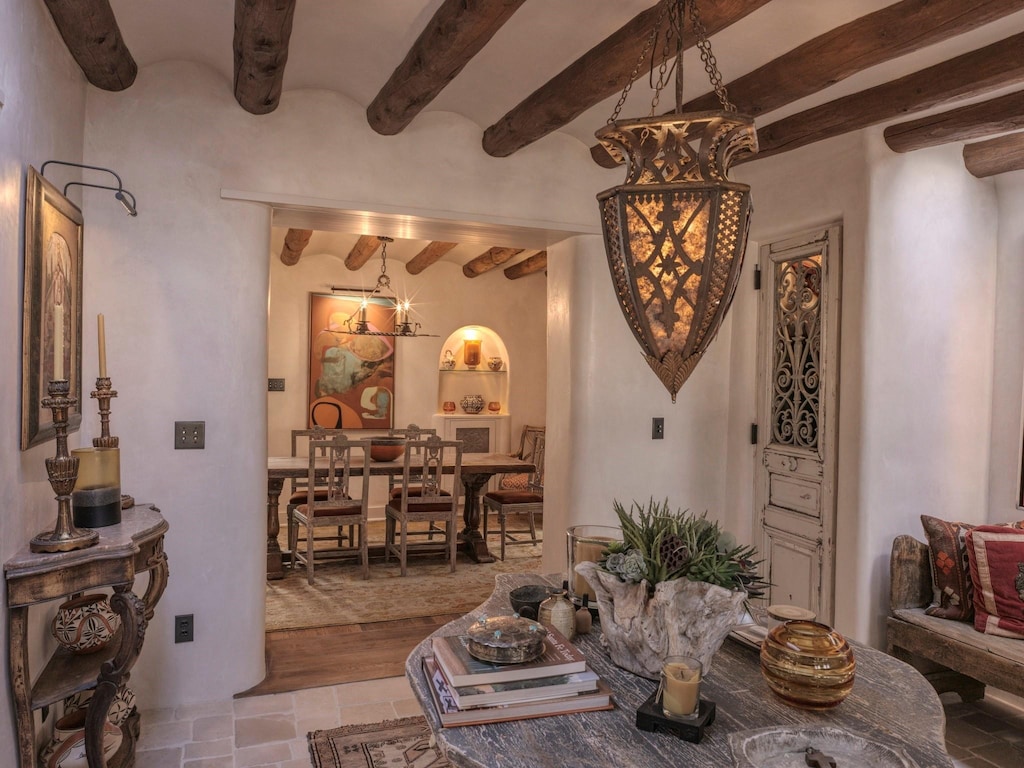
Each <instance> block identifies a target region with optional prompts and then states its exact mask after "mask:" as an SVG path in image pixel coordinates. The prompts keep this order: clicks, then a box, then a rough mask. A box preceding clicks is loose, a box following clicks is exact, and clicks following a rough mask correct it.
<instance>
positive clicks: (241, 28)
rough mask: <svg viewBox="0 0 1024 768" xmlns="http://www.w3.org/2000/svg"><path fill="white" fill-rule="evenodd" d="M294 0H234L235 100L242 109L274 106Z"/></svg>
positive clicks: (257, 112) (261, 111)
mask: <svg viewBox="0 0 1024 768" xmlns="http://www.w3.org/2000/svg"><path fill="white" fill-rule="evenodd" d="M294 15H295V0H235V38H234V43H233V50H234V59H235V82H234V91H235V100H236V101H237V102H238V103H239V104H240V105H241V106H242V109H244V110H245V111H246V112H251V113H252V114H254V115H265V114H267V113H268V112H273V111H274V110H275V109H277V105H278V103H279V102H280V101H281V88H282V86H283V84H284V66H285V64H286V63H287V62H288V43H289V40H290V38H291V35H292V17H293V16H294Z"/></svg>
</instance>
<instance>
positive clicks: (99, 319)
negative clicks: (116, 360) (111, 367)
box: [96, 314, 107, 379]
mask: <svg viewBox="0 0 1024 768" xmlns="http://www.w3.org/2000/svg"><path fill="white" fill-rule="evenodd" d="M96 339H97V342H96V343H97V344H98V345H99V351H100V378H101V379H105V378H107V329H106V326H105V324H104V322H103V315H102V314H99V315H97V316H96Z"/></svg>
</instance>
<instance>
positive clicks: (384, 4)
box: [111, 0, 1024, 261]
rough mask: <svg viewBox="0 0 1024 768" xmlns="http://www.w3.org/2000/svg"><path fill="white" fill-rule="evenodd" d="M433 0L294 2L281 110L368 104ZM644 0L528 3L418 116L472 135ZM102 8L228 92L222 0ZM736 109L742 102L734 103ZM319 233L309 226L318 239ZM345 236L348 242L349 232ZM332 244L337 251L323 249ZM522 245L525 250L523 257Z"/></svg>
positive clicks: (768, 15)
mask: <svg viewBox="0 0 1024 768" xmlns="http://www.w3.org/2000/svg"><path fill="white" fill-rule="evenodd" d="M711 1H712V0H703V2H705V3H707V2H711ZM441 2H442V0H347V1H346V0H299V2H298V5H297V8H296V12H295V18H294V25H293V30H292V35H291V40H290V46H289V56H288V62H287V66H286V68H285V75H284V89H283V95H282V99H281V103H282V105H286V104H287V100H288V93H289V91H293V90H296V89H327V90H331V91H336V92H339V93H342V94H344V95H346V96H348V97H349V98H351V99H353V100H354V101H356V102H357V103H359V104H361V105H363V106H366V105H368V104H369V103H370V102H371V101H372V99H373V98H374V96H376V94H377V92H378V90H379V89H380V88H381V86H382V85H383V84H384V83H385V82H386V81H387V79H388V77H389V76H390V75H391V73H392V72H393V71H394V69H395V67H396V66H397V65H398V64H399V62H401V60H402V59H403V57H404V56H405V54H406V52H407V51H408V50H409V47H410V45H411V44H412V43H413V41H414V40H415V39H416V37H417V36H418V35H419V33H420V32H421V31H422V29H423V28H424V26H425V25H426V23H427V21H428V20H429V19H430V18H431V16H432V15H433V14H434V12H435V11H436V10H437V8H438V7H439V6H440V4H441ZM893 2H895V0H772V2H769V3H768V4H766V5H765V6H763V7H761V8H759V9H758V10H756V11H754V12H753V13H751V14H749V15H748V16H746V17H745V18H743V19H742V20H740V21H739V22H737V23H736V24H734V25H732V26H731V27H729V28H728V29H726V30H724V31H722V32H721V33H719V34H717V35H715V36H714V37H713V38H712V45H713V47H714V52H715V55H716V57H717V59H718V63H719V67H720V68H721V70H722V73H723V75H724V77H725V80H726V81H727V82H728V81H729V80H732V79H735V78H737V77H739V76H740V75H743V74H745V73H747V72H749V71H751V70H753V69H755V68H757V67H758V66H760V65H762V64H764V63H766V62H768V61H770V60H772V59H774V58H776V57H777V56H779V55H781V54H783V53H785V52H786V51H788V50H790V49H792V48H794V47H796V46H798V45H800V44H801V43H803V42H805V41H807V40H809V39H811V38H813V37H815V36H817V35H820V34H822V33H823V32H825V31H827V30H829V29H831V28H833V27H836V26H838V25H841V24H844V23H846V22H849V21H852V20H853V19H856V18H858V17H860V16H864V15H866V14H868V13H871V12H873V11H876V10H878V9H879V8H882V7H885V6H887V5H890V4H892V3H893ZM653 4H654V0H529V1H528V2H526V3H524V4H523V5H522V6H521V7H520V8H519V9H518V10H517V11H516V12H515V14H513V16H512V18H511V19H510V20H509V21H508V22H507V23H506V24H505V25H504V26H503V27H502V28H501V29H500V30H499V31H498V33H497V34H496V35H495V36H494V38H493V39H492V40H491V41H490V42H489V43H488V44H487V45H486V46H485V47H484V49H483V50H482V51H481V52H480V53H479V54H477V55H476V57H474V58H473V60H472V61H470V62H469V64H467V65H466V67H465V68H464V69H463V71H462V72H460V73H459V75H458V76H457V77H456V78H455V79H454V80H453V81H452V82H451V83H449V84H448V86H447V87H446V88H445V89H444V90H443V91H442V92H441V94H440V95H439V96H438V97H437V98H436V99H434V100H433V101H432V102H431V103H429V104H428V105H427V106H426V108H425V110H424V111H426V112H431V111H438V110H444V111H450V112H455V113H458V114H461V115H463V116H465V117H467V118H469V119H470V120H472V121H473V122H475V123H476V124H477V125H479V126H480V129H481V136H482V133H483V130H484V129H485V128H487V127H488V126H490V125H492V124H493V123H495V122H497V121H498V120H499V119H500V118H501V117H502V116H503V115H504V114H505V112H507V111H508V110H510V109H511V108H512V107H514V106H515V105H516V104H518V103H519V102H520V101H521V100H522V99H523V98H524V97H526V96H527V95H529V94H530V93H531V92H532V91H533V90H535V89H536V88H538V87H539V86H541V85H542V84H543V83H545V82H546V81H547V80H548V79H549V78H551V77H552V76H553V75H554V74H556V73H558V72H559V71H561V70H562V69H564V68H565V67H566V66H567V65H569V64H570V63H571V62H572V61H574V60H575V59H576V58H578V57H579V56H580V55H581V54H583V53H584V52H586V51H587V50H589V49H590V48H591V47H593V46H594V45H595V44H597V43H598V42H600V41H601V40H603V39H604V38H606V37H607V36H608V35H610V34H612V33H613V32H615V31H616V30H617V29H619V28H620V27H621V26H623V25H624V24H625V23H626V22H627V21H629V20H630V19H632V18H633V17H634V16H636V15H637V14H638V13H640V12H641V11H643V10H645V9H646V8H648V7H650V6H651V5H653ZM111 6H112V7H113V9H114V13H115V15H116V17H117V21H118V24H119V26H120V29H121V32H122V35H123V37H124V41H125V43H126V45H127V47H128V49H129V51H131V53H132V56H133V57H134V58H135V60H136V62H137V63H138V65H139V67H140V68H145V67H146V66H147V65H149V64H154V63H157V62H161V61H166V60H188V61H195V62H200V63H204V64H206V65H208V66H210V67H212V68H213V69H215V70H216V71H217V72H219V73H220V74H221V75H222V76H223V78H224V80H225V83H226V87H225V89H224V98H225V99H233V96H232V93H231V87H230V85H231V82H232V68H233V60H232V36H233V18H234V2H233V0H174V1H173V2H168V1H167V0H111ZM1022 9H1024V0H1022ZM1021 31H1024V10H1021V11H1020V12H1018V13H1015V14H1013V15H1011V16H1008V17H1005V18H1004V19H1002V20H1000V21H998V22H994V23H991V24H988V25H986V26H984V27H981V28H979V29H976V30H974V31H972V32H969V33H967V34H964V35H960V36H959V37H956V38H954V39H952V40H948V41H945V42H943V43H940V44H937V45H932V46H930V47H927V48H925V49H922V50H920V51H917V52H915V53H913V54H910V55H907V56H903V57H900V58H898V59H895V60H893V61H891V62H887V63H884V64H881V65H878V66H875V67H872V68H870V69H868V70H866V71H864V72H861V73H859V74H857V75H854V76H852V77H850V78H847V79H846V80H843V81H841V82H840V83H838V84H836V85H834V86H832V87H831V88H828V89H826V90H824V91H821V92H819V93H817V94H814V95H813V96H810V97H807V98H805V99H802V100H800V101H798V102H795V103H793V104H789V105H786V106H785V107H783V108H781V109H779V110H776V111H775V112H773V113H768V114H766V115H762V116H760V117H759V118H758V123H759V124H766V123H770V122H772V121H774V120H776V119H779V118H781V117H784V116H786V115H788V114H791V113H794V112H798V111H800V110H803V109H806V108H808V107H811V106H814V105H816V104H820V103H824V102H826V101H830V100H832V99H834V98H837V97H839V96H842V95H846V94H848V93H853V92H856V91H859V90H863V89H864V88H868V87H871V86H873V85H877V84H879V83H882V82H886V81H888V80H891V79H893V78H895V77H899V76H902V75H905V74H908V73H911V72H914V71H917V70H919V69H921V68H923V67H926V66H930V65H932V64H936V63H938V62H940V61H943V60H946V59H948V58H950V57H952V56H955V55H959V54H961V53H965V52H967V51H970V50H973V49H975V48H978V47H981V46H983V45H986V44H988V43H991V42H995V41H997V40H1001V39H1003V38H1005V37H1007V36H1009V35H1011V34H1014V33H1017V32H1021ZM685 73H686V77H685V85H684V95H685V96H686V97H687V98H692V97H694V96H697V95H699V94H701V93H704V92H706V91H708V90H710V88H709V85H708V81H707V76H706V75H705V73H704V70H703V66H702V65H701V63H700V61H699V59H698V56H697V53H696V50H695V49H691V50H690V51H689V52H688V53H687V56H686V57H685ZM991 95H992V94H989V95H988V96H987V97H986V98H989V97H991ZM615 101H616V97H615V96H613V97H610V98H609V99H607V100H605V101H604V102H602V103H600V104H598V105H597V106H595V107H593V108H591V109H590V110H587V111H586V112H584V113H583V114H582V115H580V116H579V117H577V118H576V119H575V120H574V121H573V122H571V123H570V124H569V125H567V126H565V127H563V128H562V129H561V131H562V132H563V133H565V134H568V135H570V136H573V137H575V138H576V139H578V140H579V141H581V142H584V143H585V144H586V145H587V146H590V145H592V144H593V143H594V131H595V130H596V129H597V128H599V127H600V126H601V125H603V124H604V123H605V122H606V121H607V119H608V117H609V115H610V114H611V111H612V109H613V107H614V105H615ZM664 103H665V102H664V101H663V104H664ZM740 107H741V109H742V105H740ZM239 109H241V107H239ZM649 109H650V90H649V88H648V87H647V79H646V77H644V78H641V79H640V80H639V81H638V82H637V83H636V85H635V86H634V88H633V92H632V94H631V96H630V98H629V100H628V101H627V102H626V106H625V108H624V111H623V114H624V115H628V116H638V115H644V114H647V112H648V111H649ZM540 141H544V139H540ZM319 235H320V233H319V232H318V233H317V236H316V237H317V238H318V239H320V238H319ZM281 238H283V230H282V231H281V232H277V233H275V244H278V243H279V242H280V240H281ZM349 240H351V241H352V242H354V238H349ZM496 244H499V243H496ZM311 245H317V244H316V243H314V244H311ZM332 247H341V246H338V245H337V244H332ZM393 250H394V251H395V256H396V257H397V258H398V260H400V261H401V260H404V259H405V257H406V254H405V251H406V250H411V248H408V249H407V248H405V247H402V246H396V247H395V248H394V249H393ZM416 250H418V249H416ZM416 250H413V251H412V254H410V255H414V254H415V252H416ZM477 252H479V249H477ZM531 252H532V251H526V252H525V253H524V254H523V256H525V255H528V254H529V253H531ZM445 258H446V259H448V260H451V261H459V260H462V261H464V260H465V258H466V256H465V254H463V253H461V252H460V250H459V249H456V251H453V252H452V253H450V254H449V255H448V256H446V257H445Z"/></svg>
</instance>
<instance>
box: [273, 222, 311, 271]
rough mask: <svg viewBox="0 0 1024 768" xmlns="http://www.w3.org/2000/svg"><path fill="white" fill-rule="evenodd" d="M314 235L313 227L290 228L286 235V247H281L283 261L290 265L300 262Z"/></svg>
mask: <svg viewBox="0 0 1024 768" xmlns="http://www.w3.org/2000/svg"><path fill="white" fill-rule="evenodd" d="M312 236H313V230H312V229H289V230H288V234H286V235H285V236H284V247H283V248H281V262H282V263H283V264H285V265H286V266H289V267H294V266H295V265H296V264H298V263H299V259H301V258H302V251H303V250H305V248H306V246H307V245H309V238H311V237H312Z"/></svg>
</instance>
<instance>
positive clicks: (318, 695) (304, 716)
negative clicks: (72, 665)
mask: <svg viewBox="0 0 1024 768" xmlns="http://www.w3.org/2000/svg"><path fill="white" fill-rule="evenodd" d="M942 701H943V704H944V706H945V709H946V721H947V722H946V744H947V748H948V750H949V753H950V755H952V757H953V759H954V765H955V766H956V767H957V768H1021V767H1022V766H1024V701H1022V700H1020V699H1014V698H1013V697H1009V696H1006V695H1004V694H1000V693H998V692H996V693H995V694H990V695H988V696H986V698H985V699H984V700H983V701H981V702H977V703H974V704H963V703H961V702H960V699H959V698H958V697H957V696H956V695H955V694H943V695H942ZM419 713H420V707H419V704H418V703H417V701H416V699H415V698H414V697H413V694H412V690H411V689H410V687H409V684H408V682H406V680H405V678H404V677H394V678H388V679H386V680H367V681H365V682H360V683H347V684H345V685H336V686H330V687H325V688H312V689H309V690H304V691H295V692H294V693H279V694H275V695H272V696H254V697H251V698H242V699H234V700H232V701H224V702H213V703H208V704H202V705H197V706H192V707H181V708H179V709H153V710H146V711H144V712H143V713H142V737H141V739H140V740H139V745H138V750H137V753H136V762H135V764H136V766H137V768H257V766H258V767H259V768H309V767H310V760H309V750H308V747H307V746H306V733H307V732H308V731H314V730H317V729H326V728H336V727H338V726H340V725H350V724H353V723H374V722H379V721H381V720H387V719H392V718H396V717H409V716H410V715H416V714H419Z"/></svg>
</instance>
